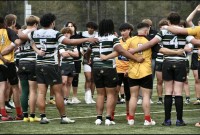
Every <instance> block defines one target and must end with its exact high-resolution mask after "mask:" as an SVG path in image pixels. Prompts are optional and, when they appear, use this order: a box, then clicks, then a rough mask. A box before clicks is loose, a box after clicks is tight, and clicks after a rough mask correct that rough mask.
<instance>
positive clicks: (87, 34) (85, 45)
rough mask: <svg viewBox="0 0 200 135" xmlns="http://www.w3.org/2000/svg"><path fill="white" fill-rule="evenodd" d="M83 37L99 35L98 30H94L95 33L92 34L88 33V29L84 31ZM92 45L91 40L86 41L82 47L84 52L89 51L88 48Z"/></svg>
mask: <svg viewBox="0 0 200 135" xmlns="http://www.w3.org/2000/svg"><path fill="white" fill-rule="evenodd" d="M81 34H82V37H86V38H91V37H93V38H94V37H98V32H96V31H94V33H93V34H92V35H91V34H89V33H88V31H83V32H82V33H81ZM89 47H90V42H85V43H83V44H82V48H83V51H84V53H85V52H86V51H87V49H88V48H89Z"/></svg>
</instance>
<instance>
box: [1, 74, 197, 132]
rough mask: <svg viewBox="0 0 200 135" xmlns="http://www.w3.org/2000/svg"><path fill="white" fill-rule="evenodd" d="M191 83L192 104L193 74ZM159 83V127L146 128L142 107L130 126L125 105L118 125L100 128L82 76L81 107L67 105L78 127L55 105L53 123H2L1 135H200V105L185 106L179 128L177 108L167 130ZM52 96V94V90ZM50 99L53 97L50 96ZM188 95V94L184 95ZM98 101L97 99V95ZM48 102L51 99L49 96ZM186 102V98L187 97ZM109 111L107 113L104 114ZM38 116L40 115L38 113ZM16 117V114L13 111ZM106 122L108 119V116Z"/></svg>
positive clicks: (154, 111) (155, 113)
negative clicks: (62, 120) (63, 119)
mask: <svg viewBox="0 0 200 135" xmlns="http://www.w3.org/2000/svg"><path fill="white" fill-rule="evenodd" d="M189 84H190V91H191V101H192V102H193V101H195V96H194V79H193V76H192V72H190V76H189ZM155 86H156V80H154V90H153V92H154V93H153V101H154V104H152V105H151V116H152V118H153V119H154V120H155V121H156V125H155V126H143V122H144V120H143V118H144V115H143V111H142V107H141V105H138V108H137V113H136V116H135V125H134V126H129V125H127V121H126V116H125V104H118V105H117V106H116V113H115V114H116V115H115V122H116V125H112V126H105V125H104V124H102V125H100V126H96V125H95V124H94V121H95V120H96V111H95V104H92V105H87V104H85V102H84V76H83V74H82V73H81V74H80V81H79V91H78V98H79V99H81V101H82V102H81V104H76V105H67V106H66V111H67V115H68V117H70V118H73V119H75V120H76V123H75V124H64V125H62V124H60V118H59V115H58V111H57V109H56V107H55V106H54V105H47V107H46V114H47V118H48V119H50V123H49V124H46V125H41V124H39V123H25V122H22V121H12V122H2V121H0V133H1V134H200V128H198V127H195V126H194V124H195V123H196V122H198V121H200V105H193V104H192V103H191V104H190V105H184V114H183V115H184V117H183V118H184V120H185V122H186V123H187V126H184V127H176V126H175V122H176V112H175V107H174V106H173V109H172V126H170V127H164V126H162V125H161V123H162V122H163V120H164V106H163V105H157V104H156V101H157V93H156V88H155ZM48 93H49V91H48ZM48 96H49V94H48ZM183 96H184V95H183ZM95 98H96V96H95ZM47 99H49V98H48V97H47ZM184 100H185V96H184ZM104 112H105V111H104ZM36 114H37V116H39V113H38V112H36ZM11 115H12V116H14V115H15V110H13V113H12V114H11ZM104 120H105V117H104Z"/></svg>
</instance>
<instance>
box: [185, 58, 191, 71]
mask: <svg viewBox="0 0 200 135" xmlns="http://www.w3.org/2000/svg"><path fill="white" fill-rule="evenodd" d="M185 65H186V73H187V74H189V72H190V62H189V60H186V61H185Z"/></svg>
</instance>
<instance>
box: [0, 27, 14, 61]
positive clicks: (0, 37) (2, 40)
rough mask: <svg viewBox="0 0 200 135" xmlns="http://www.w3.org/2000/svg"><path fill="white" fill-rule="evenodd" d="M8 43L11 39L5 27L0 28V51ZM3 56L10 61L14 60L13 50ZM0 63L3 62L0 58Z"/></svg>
mask: <svg viewBox="0 0 200 135" xmlns="http://www.w3.org/2000/svg"><path fill="white" fill-rule="evenodd" d="M10 44H11V41H10V39H9V37H8V32H7V29H0V51H2V50H4V49H5V48H6V47H8V46H9V45H10ZM3 57H4V58H5V59H7V60H8V61H10V62H14V50H13V51H12V52H11V53H9V54H7V55H4V56H3ZM0 64H4V63H3V61H2V60H0Z"/></svg>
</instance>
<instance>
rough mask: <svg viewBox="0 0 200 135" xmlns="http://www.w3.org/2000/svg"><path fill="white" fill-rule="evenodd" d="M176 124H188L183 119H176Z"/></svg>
mask: <svg viewBox="0 0 200 135" xmlns="http://www.w3.org/2000/svg"><path fill="white" fill-rule="evenodd" d="M176 126H186V124H185V122H184V121H183V120H176Z"/></svg>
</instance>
